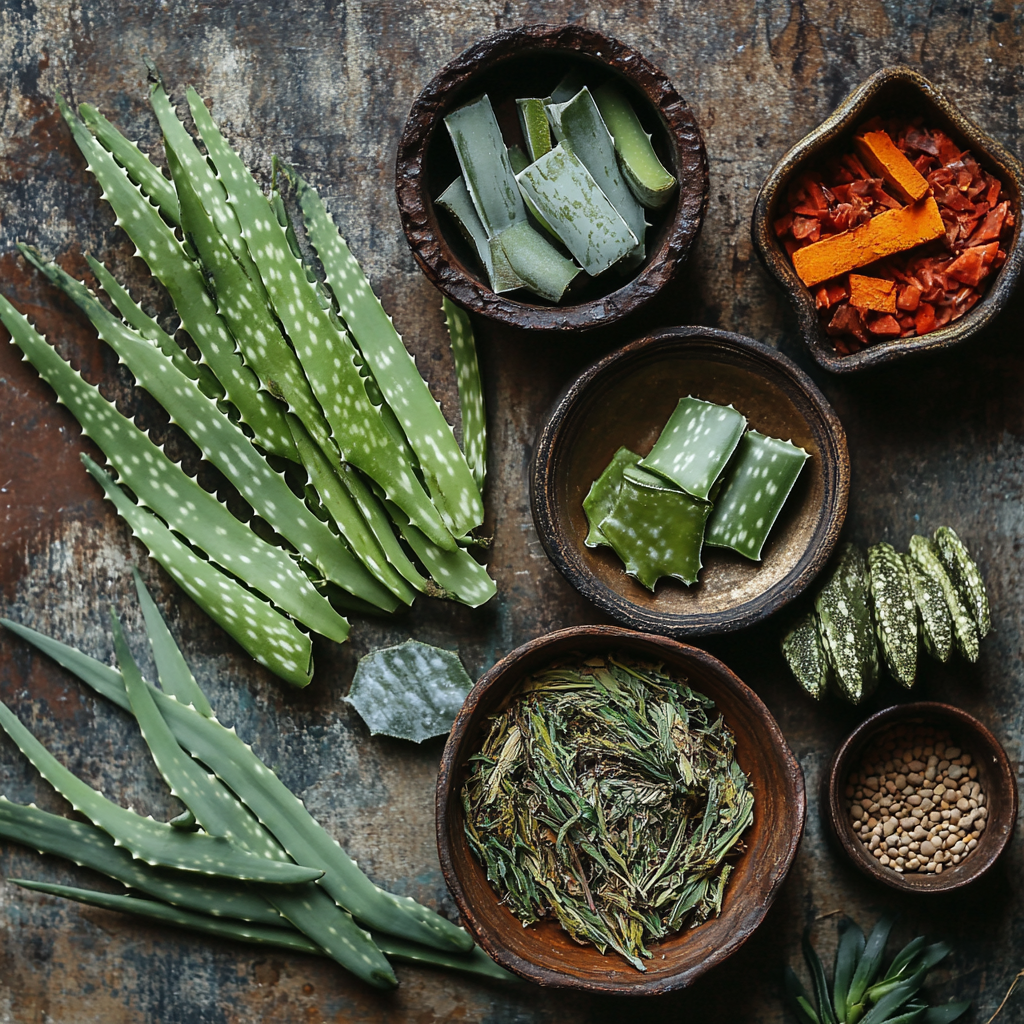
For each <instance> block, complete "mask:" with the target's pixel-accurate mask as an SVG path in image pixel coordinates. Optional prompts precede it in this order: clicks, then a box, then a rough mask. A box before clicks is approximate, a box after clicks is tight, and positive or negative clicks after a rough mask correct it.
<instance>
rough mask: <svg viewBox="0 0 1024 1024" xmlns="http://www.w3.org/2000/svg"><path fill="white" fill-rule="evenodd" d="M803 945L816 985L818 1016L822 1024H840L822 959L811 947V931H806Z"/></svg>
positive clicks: (808, 966) (812, 978)
mask: <svg viewBox="0 0 1024 1024" xmlns="http://www.w3.org/2000/svg"><path fill="white" fill-rule="evenodd" d="M801 945H802V947H803V951H804V959H805V960H806V961H807V968H808V970H810V972H811V980H812V982H813V983H814V994H815V996H816V997H817V1000H818V1016H819V1017H820V1018H821V1024H838V1022H837V1020H836V1014H835V1010H834V1009H833V1007H832V1001H831V999H830V997H829V991H828V983H827V982H826V981H825V969H824V967H823V966H822V963H821V958H820V957H819V956H818V954H817V953H816V952H815V949H814V947H813V946H812V945H811V937H810V934H809V930H808V929H805V930H804V934H803V938H802V940H801Z"/></svg>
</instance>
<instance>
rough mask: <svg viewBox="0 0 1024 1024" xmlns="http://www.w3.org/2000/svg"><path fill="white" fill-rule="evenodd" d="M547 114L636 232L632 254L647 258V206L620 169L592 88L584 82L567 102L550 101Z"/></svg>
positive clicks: (565, 141) (555, 130)
mask: <svg viewBox="0 0 1024 1024" xmlns="http://www.w3.org/2000/svg"><path fill="white" fill-rule="evenodd" d="M547 115H548V118H549V119H550V121H551V126H552V128H553V129H554V132H555V138H557V139H558V141H559V142H561V143H562V144H563V145H565V146H567V147H568V148H569V149H571V150H572V152H573V153H574V154H575V155H576V156H577V157H579V159H580V162H581V163H582V164H583V166H584V167H586V169H587V170H588V171H589V172H590V173H591V175H592V176H593V178H594V181H596V182H597V185H598V187H599V188H600V189H601V191H602V192H603V193H604V194H605V195H606V196H607V197H608V200H609V201H610V202H611V204H612V206H613V207H614V208H615V210H616V212H617V213H618V214H619V216H620V217H621V218H622V219H623V220H624V221H625V222H626V224H628V225H629V230H630V231H632V232H633V234H634V235H635V236H636V240H637V246H636V251H635V252H634V253H632V254H631V255H633V256H635V257H636V258H637V259H643V256H644V237H645V235H646V232H647V220H646V218H645V216H644V208H643V207H642V206H641V205H640V203H639V202H637V199H636V196H634V195H633V193H632V191H631V190H630V188H629V185H627V184H626V182H625V180H624V179H623V176H622V174H621V172H620V171H619V162H618V160H616V158H615V143H614V141H613V140H612V136H611V133H610V132H609V131H608V128H607V126H606V125H605V123H604V120H603V119H602V117H601V112H600V111H599V110H598V109H597V104H596V103H595V102H594V97H593V96H592V95H591V93H590V90H589V89H588V88H587V87H586V86H584V87H583V88H582V89H580V91H579V92H578V93H576V95H575V96H573V97H572V99H570V100H567V101H566V102H565V103H552V104H549V105H548V107H547Z"/></svg>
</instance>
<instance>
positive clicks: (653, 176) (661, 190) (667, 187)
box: [594, 82, 677, 208]
mask: <svg viewBox="0 0 1024 1024" xmlns="http://www.w3.org/2000/svg"><path fill="white" fill-rule="evenodd" d="M594 101H595V102H596V103H597V108H598V110H600V111H601V117H602V118H603V119H604V123H605V125H607V127H608V131H609V132H611V136H612V139H614V141H615V152H616V153H617V154H618V156H619V166H620V167H621V168H622V173H623V176H624V177H625V179H626V182H627V184H628V185H629V187H630V189H631V190H632V192H633V195H635V196H636V197H637V199H638V200H639V201H640V202H641V203H642V204H643V205H644V206H646V207H649V208H657V207H659V206H664V205H665V203H667V202H668V201H669V199H671V198H672V195H673V193H674V192H675V190H676V185H677V182H676V179H675V177H674V176H673V175H672V174H670V173H669V172H668V171H667V170H666V169H665V166H664V165H663V164H662V162H661V161H660V160H659V159H658V155H657V154H656V153H655V152H654V146H652V145H651V136H650V135H648V134H647V132H645V131H644V129H643V126H642V125H641V124H640V119H639V118H638V117H637V116H636V111H635V110H634V109H633V105H632V104H631V103H630V102H629V100H627V99H626V97H625V96H624V95H623V93H622V91H621V90H620V89H619V88H618V87H617V86H616V85H614V84H613V83H612V82H606V83H605V84H604V85H601V86H599V87H598V88H596V89H595V90H594Z"/></svg>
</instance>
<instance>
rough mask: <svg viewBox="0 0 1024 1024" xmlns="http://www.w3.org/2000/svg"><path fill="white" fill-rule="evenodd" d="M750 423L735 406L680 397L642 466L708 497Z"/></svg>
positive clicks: (703, 496) (694, 494) (694, 492)
mask: <svg viewBox="0 0 1024 1024" xmlns="http://www.w3.org/2000/svg"><path fill="white" fill-rule="evenodd" d="M746 426H747V418H746V417H745V416H744V415H743V414H742V413H740V412H737V411H736V410H735V409H734V408H733V407H732V406H731V405H715V404H714V403H713V402H705V401H703V400H702V399H700V398H694V397H693V396H692V395H691V396H688V397H686V398H680V399H679V404H678V405H677V406H676V407H675V410H674V412H673V413H672V415H671V416H670V417H669V419H668V423H666V424H665V427H664V429H663V430H662V432H661V435H660V436H659V438H658V440H657V441H656V442H655V444H654V447H653V448H652V449H651V453H650V455H648V456H647V458H645V459H644V460H643V461H642V462H641V463H640V466H641V467H642V468H643V469H649V470H651V471H652V472H654V473H657V474H658V475H659V476H663V477H665V478H666V479H667V480H671V481H672V482H673V483H674V484H676V485H678V486H679V487H681V488H682V489H683V490H684V491H686V492H687V493H688V494H692V495H693V496H694V497H695V498H700V499H702V500H705V499H707V497H708V495H709V494H710V493H711V488H712V487H714V485H715V481H716V480H717V479H718V478H719V476H720V475H721V473H722V471H723V470H724V469H725V467H726V465H727V464H728V462H729V459H730V458H732V454H733V452H734V451H736V446H737V445H738V444H739V443H740V438H741V437H742V436H743V431H744V429H745V428H746ZM787 493H788V492H787Z"/></svg>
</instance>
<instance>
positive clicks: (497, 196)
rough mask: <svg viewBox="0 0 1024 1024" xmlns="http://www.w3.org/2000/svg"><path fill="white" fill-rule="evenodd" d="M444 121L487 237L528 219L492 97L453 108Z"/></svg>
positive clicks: (481, 98) (482, 97)
mask: <svg viewBox="0 0 1024 1024" xmlns="http://www.w3.org/2000/svg"><path fill="white" fill-rule="evenodd" d="M444 123H445V126H446V127H447V129H448V134H449V135H450V136H451V140H452V145H454V147H455V155H456V157H458V161H459V166H460V167H461V168H462V177H463V178H464V179H465V181H466V185H467V187H468V188H469V194H470V196H471V197H472V199H473V205H474V206H475V207H476V211H477V213H478V214H479V215H480V220H481V222H482V223H483V226H484V230H485V231H486V232H487V237H488V238H493V237H494V236H495V235H496V234H498V233H499V232H501V231H504V230H505V228H507V227H511V225H513V224H515V223H516V222H517V221H520V220H526V207H525V206H524V205H523V199H522V196H521V195H520V194H519V189H518V188H517V187H516V177H515V175H514V174H513V173H512V165H511V164H510V163H509V159H508V150H507V149H506V148H505V140H504V139H503V138H502V136H501V129H500V128H499V127H498V121H497V118H495V116H494V109H493V107H492V106H491V101H490V99H489V97H487V96H486V95H484V96H481V97H480V98H479V99H476V100H474V101H473V102H472V103H467V104H465V105H464V106H462V107H459V108H458V109H457V110H453V111H452V112H451V113H450V114H449V115H448V116H447V117H446V118H445V119H444Z"/></svg>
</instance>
